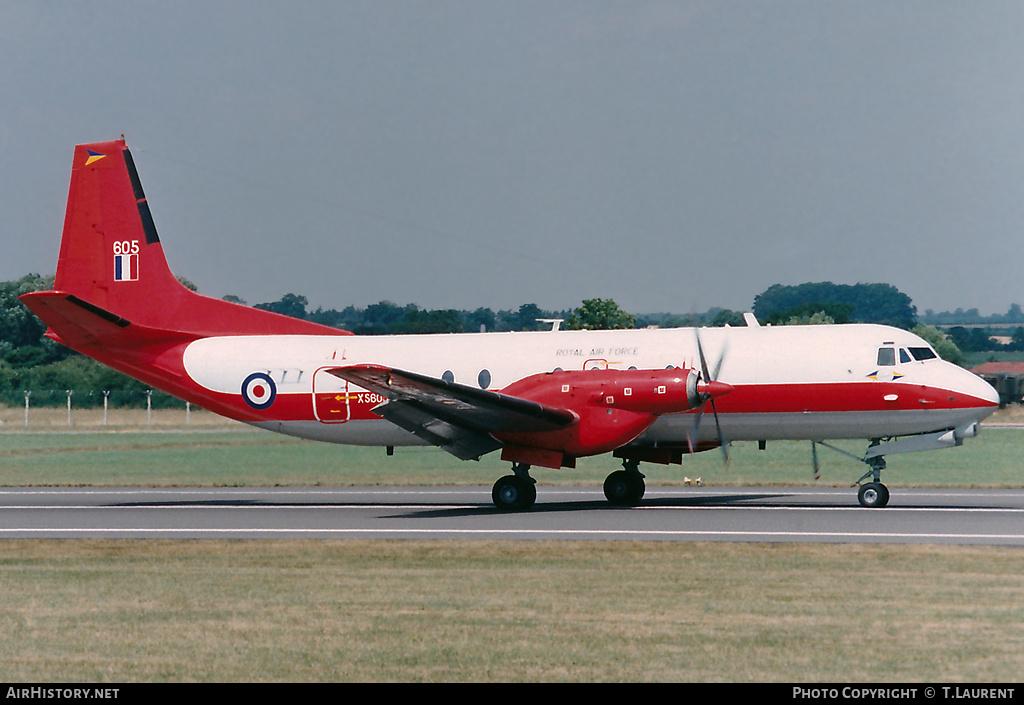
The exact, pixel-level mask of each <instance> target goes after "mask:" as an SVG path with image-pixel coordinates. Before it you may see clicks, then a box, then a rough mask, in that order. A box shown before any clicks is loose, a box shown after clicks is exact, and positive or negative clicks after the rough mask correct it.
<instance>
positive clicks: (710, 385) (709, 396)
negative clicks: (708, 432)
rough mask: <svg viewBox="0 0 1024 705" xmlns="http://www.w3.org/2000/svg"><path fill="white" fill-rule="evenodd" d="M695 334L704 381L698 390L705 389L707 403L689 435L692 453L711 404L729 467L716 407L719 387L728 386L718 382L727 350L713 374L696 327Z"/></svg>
mask: <svg viewBox="0 0 1024 705" xmlns="http://www.w3.org/2000/svg"><path fill="white" fill-rule="evenodd" d="M693 334H694V336H696V338H697V355H698V356H699V357H700V373H701V379H702V380H703V381H704V384H703V385H700V386H698V387H697V388H698V389H701V387H703V388H704V390H705V391H704V392H702V394H701V396H702V398H703V399H704V402H705V403H704V404H701V406H700V409H699V410H698V411H697V419H696V421H694V424H693V431H692V433H690V434H688V441H689V445H690V453H693V452H694V445H693V439H694V437H695V436H697V431H698V430H699V429H700V423H701V420H702V419H703V418H704V409H705V408H706V407H707V404H708V403H710V404H711V413H712V415H713V416H714V417H715V431H716V433H717V435H718V445H719V447H720V448H721V449H722V454H723V457H724V459H725V464H726V467H728V465H729V444H728V442H726V440H725V436H724V434H723V433H722V424H721V422H720V421H719V419H718V408H717V407H716V406H715V397H717V396H721V393H720V392H718V387H719V386H727V385H722V383H720V382H719V381H718V373H719V371H721V369H722V362H723V361H724V360H725V349H724V348H723V349H722V351H721V353H719V355H718V360H717V361H716V362H715V371H714V374H712V373H711V372H710V370H709V369H708V361H707V357H706V356H705V355H704V345H703V343H701V340H700V329H699V328H697V327H694V329H693Z"/></svg>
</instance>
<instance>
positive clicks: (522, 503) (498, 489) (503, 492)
mask: <svg viewBox="0 0 1024 705" xmlns="http://www.w3.org/2000/svg"><path fill="white" fill-rule="evenodd" d="M491 499H492V500H493V501H494V506H495V507H497V508H498V509H501V510H502V511H506V512H517V511H523V510H524V509H529V508H530V507H532V506H533V503H534V502H536V501H537V486H536V485H535V484H534V483H532V482H529V481H528V480H524V479H522V478H520V477H516V476H515V475H506V476H505V477H502V478H499V479H498V481H497V482H495V483H494V488H493V489H492V490H491Z"/></svg>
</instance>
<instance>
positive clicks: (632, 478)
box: [491, 459, 647, 512]
mask: <svg viewBox="0 0 1024 705" xmlns="http://www.w3.org/2000/svg"><path fill="white" fill-rule="evenodd" d="M622 468H623V469H622V470H616V471H615V472H613V473H612V474H610V475H609V476H608V477H607V479H605V481H604V496H605V497H607V498H608V501H609V502H611V503H612V504H614V505H616V506H619V507H632V506H634V505H636V504H639V503H640V500H641V499H643V496H644V491H645V490H646V489H647V487H646V485H645V484H644V476H643V474H642V473H641V472H640V461H639V460H629V459H627V460H623V461H622ZM491 499H492V500H493V501H494V506H495V507H497V508H498V509H500V510H502V511H506V512H519V511H524V510H526V509H529V508H530V507H532V506H533V504H534V502H536V501H537V481H536V480H534V479H533V478H532V477H530V466H529V465H527V464H526V463H513V464H512V474H511V475H506V476H505V477H502V478H499V479H498V481H497V482H495V483H494V488H493V489H492V490H491Z"/></svg>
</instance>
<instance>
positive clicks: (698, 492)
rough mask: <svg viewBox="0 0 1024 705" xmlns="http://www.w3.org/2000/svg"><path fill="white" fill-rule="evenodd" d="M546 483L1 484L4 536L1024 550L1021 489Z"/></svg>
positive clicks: (0, 535)
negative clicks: (501, 503) (628, 500)
mask: <svg viewBox="0 0 1024 705" xmlns="http://www.w3.org/2000/svg"><path fill="white" fill-rule="evenodd" d="M891 492H892V497H891V499H890V503H889V506H888V507H886V508H884V509H864V508H862V507H861V506H860V505H859V504H858V503H857V494H856V489H855V488H843V487H840V488H832V487H827V488H826V487H822V488H818V487H775V486H772V487H761V488H751V487H744V488H732V487H664V488H662V487H653V486H649V487H648V488H647V494H646V496H645V497H644V500H643V502H642V503H641V504H640V505H639V506H637V507H629V508H621V507H612V506H611V505H609V504H608V503H607V502H606V501H605V499H604V495H603V493H602V491H601V489H600V488H599V487H549V486H544V485H539V486H538V498H537V503H536V505H534V507H533V509H531V510H530V511H527V512H519V513H503V512H500V511H498V510H496V509H495V508H494V506H493V505H492V504H491V498H490V493H491V490H490V487H333V488H325V487H316V488H303V487H273V488H127V487H126V488H35V487H8V488H0V538H7V539H11V538H53V539H57V538H133V539H147V538H151V539H158V538H176V539H204V538H205V539H211V538H218V539H227V538H238V539H285V538H310V539H346V538H351V539H380V538H385V539H510V540H605V541H622V540H630V541H741V542H772V543H795V542H816V543H875V544H878V543H888V544H901V543H932V544H965V545H1007V546H1022V545H1024V490H1020V489H1015V490H998V489H995V490H993V489H987V490H979V489H905V488H899V487H896V488H891Z"/></svg>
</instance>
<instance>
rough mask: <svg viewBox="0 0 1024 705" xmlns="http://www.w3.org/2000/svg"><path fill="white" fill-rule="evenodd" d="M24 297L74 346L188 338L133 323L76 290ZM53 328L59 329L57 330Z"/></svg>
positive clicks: (173, 332) (26, 303) (60, 338)
mask: <svg viewBox="0 0 1024 705" xmlns="http://www.w3.org/2000/svg"><path fill="white" fill-rule="evenodd" d="M21 301H22V303H24V304H25V305H26V306H28V308H29V309H30V310H31V311H32V313H34V314H36V315H37V316H39V318H40V320H42V321H43V323H45V324H46V325H47V326H48V327H49V328H50V330H51V334H50V335H51V337H56V338H57V339H59V341H60V342H61V343H63V344H65V345H68V346H69V347H72V348H78V347H81V346H83V345H90V344H93V343H96V342H99V341H101V340H102V341H103V342H104V343H106V344H110V345H117V344H118V342H132V343H145V342H156V341H161V340H174V339H182V340H184V339H188V337H189V336H186V335H183V334H182V333H179V332H176V331H165V330H159V329H156V328H149V327H146V326H139V325H134V324H132V322H131V321H129V320H128V319H126V318H122V317H120V316H118V315H116V314H114V313H111V312H110V311H107V310H106V309H103V308H100V307H99V306H96V305H95V304H92V303H89V302H88V301H85V300H84V299H81V298H79V297H77V296H75V295H74V294H67V293H63V292H59V291H36V292H32V293H29V294H24V295H23V296H21ZM52 331H59V333H57V334H54V333H52Z"/></svg>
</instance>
